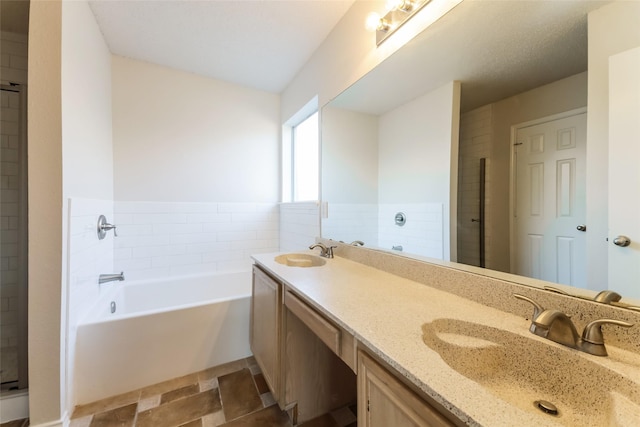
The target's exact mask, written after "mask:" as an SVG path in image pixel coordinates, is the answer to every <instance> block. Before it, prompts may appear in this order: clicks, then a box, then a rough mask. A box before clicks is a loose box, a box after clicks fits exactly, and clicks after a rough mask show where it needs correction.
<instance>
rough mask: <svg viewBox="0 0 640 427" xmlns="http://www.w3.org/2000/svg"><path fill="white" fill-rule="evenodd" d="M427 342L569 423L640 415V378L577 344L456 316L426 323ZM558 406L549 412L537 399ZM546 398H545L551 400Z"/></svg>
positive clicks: (509, 396) (474, 375) (629, 420)
mask: <svg viewBox="0 0 640 427" xmlns="http://www.w3.org/2000/svg"><path fill="white" fill-rule="evenodd" d="M422 332H423V336H422V337H423V340H424V343H425V344H426V345H427V346H428V347H429V348H431V349H432V350H434V351H436V352H437V353H438V354H439V355H440V357H442V359H443V360H444V361H445V362H446V363H447V364H448V365H449V366H450V367H451V368H452V369H454V370H455V371H456V372H458V373H460V374H462V375H463V376H465V377H467V378H468V379H470V380H472V381H474V382H476V383H478V384H480V385H481V386H483V387H484V388H485V389H487V390H488V391H489V392H491V393H492V394H494V395H495V396H497V397H498V398H500V399H502V400H504V401H506V402H508V403H510V404H512V405H514V406H517V407H519V408H520V409H523V410H525V411H527V412H531V413H535V414H539V415H540V417H543V418H541V422H542V421H543V420H544V417H548V418H547V419H548V420H549V421H555V422H557V423H560V424H564V425H580V426H605V425H606V426H608V425H613V426H617V425H619V426H625V425H634V424H637V421H638V420H639V419H640V384H637V383H635V382H633V381H632V380H630V379H628V378H626V377H625V376H623V375H620V374H619V373H617V372H615V371H612V370H610V369H607V368H606V367H604V366H602V365H600V364H598V363H595V362H593V361H591V360H589V358H593V357H597V356H589V355H587V356H583V355H582V354H581V353H578V352H576V351H575V350H571V349H565V348H562V347H558V346H556V345H555V344H553V345H550V344H547V343H545V342H543V341H541V340H538V339H536V337H534V336H533V335H532V336H531V337H526V336H523V335H518V334H515V333H511V332H508V331H505V330H501V329H498V328H493V327H490V326H486V325H481V324H477V323H473V322H466V321H462V320H456V319H436V320H434V321H432V322H430V323H426V324H424V325H423V326H422ZM540 401H546V402H550V403H552V404H553V405H554V406H555V407H556V408H557V411H558V413H557V415H552V414H549V413H545V412H544V411H543V410H542V409H541V408H540V407H539V405H538V403H537V402H540ZM545 405H546V403H544V402H543V403H542V406H545Z"/></svg>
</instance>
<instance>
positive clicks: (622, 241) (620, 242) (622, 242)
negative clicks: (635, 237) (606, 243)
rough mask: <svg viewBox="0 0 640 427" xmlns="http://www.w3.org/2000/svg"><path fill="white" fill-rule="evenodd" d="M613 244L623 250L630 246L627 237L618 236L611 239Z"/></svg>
mask: <svg viewBox="0 0 640 427" xmlns="http://www.w3.org/2000/svg"><path fill="white" fill-rule="evenodd" d="M613 244H614V245H616V246H622V247H623V248H625V247H627V246H629V245H630V244H631V239H629V238H628V237H627V236H622V235H620V236H618V237H616V238H615V239H613Z"/></svg>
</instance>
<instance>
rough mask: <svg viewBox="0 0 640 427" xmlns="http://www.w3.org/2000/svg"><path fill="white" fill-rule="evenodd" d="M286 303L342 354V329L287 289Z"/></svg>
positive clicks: (299, 317)
mask: <svg viewBox="0 0 640 427" xmlns="http://www.w3.org/2000/svg"><path fill="white" fill-rule="evenodd" d="M284 305H285V306H286V307H287V308H288V309H289V311H291V312H292V313H293V314H295V315H296V317H298V319H300V320H301V321H302V322H303V323H304V324H305V325H307V327H308V328H309V329H311V331H312V332H313V333H314V334H316V336H317V337H318V338H320V340H321V341H322V342H323V343H325V344H326V345H327V347H329V348H330V349H331V351H333V352H334V353H335V354H337V355H338V356H340V335H341V334H340V333H341V331H340V329H339V328H337V327H336V326H334V325H333V324H332V323H330V322H329V321H327V320H326V319H325V318H324V317H322V315H320V314H319V313H317V312H316V311H315V310H314V309H313V308H311V307H309V306H308V305H307V304H305V303H304V302H303V301H302V300H301V299H300V298H298V297H297V296H295V295H294V294H292V293H291V292H289V291H287V292H286V293H285V296H284Z"/></svg>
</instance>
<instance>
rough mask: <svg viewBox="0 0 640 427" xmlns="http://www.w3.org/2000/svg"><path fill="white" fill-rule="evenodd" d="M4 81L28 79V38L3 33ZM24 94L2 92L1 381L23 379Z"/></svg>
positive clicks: (2, 72) (0, 169) (0, 175)
mask: <svg viewBox="0 0 640 427" xmlns="http://www.w3.org/2000/svg"><path fill="white" fill-rule="evenodd" d="M0 52H2V63H1V64H0V66H1V68H0V74H1V75H2V81H3V84H6V83H7V82H10V83H27V70H26V62H27V37H26V36H24V35H19V34H14V33H8V32H5V31H3V32H2V33H1V37H0ZM25 100H26V99H25V98H23V97H22V96H21V94H20V93H16V92H9V91H4V90H3V91H2V92H1V96H0V108H1V111H0V119H1V122H0V130H1V135H0V201H1V202H2V203H0V218H1V219H0V325H1V327H0V355H2V357H1V359H2V360H0V365H1V366H2V370H1V371H0V381H1V382H3V383H5V382H7V383H9V382H12V381H16V380H17V379H18V365H17V360H18V357H17V348H16V346H17V343H18V328H19V326H18V318H19V315H18V310H19V304H18V300H19V295H20V294H21V293H22V294H24V292H20V289H21V288H22V287H23V286H26V271H25V267H23V259H24V256H23V255H22V252H21V248H20V240H21V239H20V238H19V237H20V235H21V234H22V233H21V231H22V230H21V229H24V228H25V227H26V223H24V222H23V218H24V215H23V214H21V200H22V198H23V197H26V194H25V193H24V191H23V190H25V189H26V186H25V185H24V184H23V183H22V180H21V175H22V170H21V169H22V163H23V162H22V160H23V156H24V155H25V150H24V149H23V147H22V144H21V142H22V141H24V140H25V139H24V138H23V137H22V135H21V133H22V132H21V129H23V126H25V125H24V123H25V122H26V121H25V118H24V117H22V115H23V113H24V112H25V111H26V109H25V108H23V107H24V106H23V105H22V104H21V103H22V102H23V101H25Z"/></svg>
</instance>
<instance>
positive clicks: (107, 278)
mask: <svg viewBox="0 0 640 427" xmlns="http://www.w3.org/2000/svg"><path fill="white" fill-rule="evenodd" d="M116 280H118V281H120V282H122V281H123V280H124V271H121V272H120V274H101V275H100V277H99V278H98V283H99V284H100V285H102V284H103V283H107V282H114V281H116Z"/></svg>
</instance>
